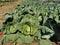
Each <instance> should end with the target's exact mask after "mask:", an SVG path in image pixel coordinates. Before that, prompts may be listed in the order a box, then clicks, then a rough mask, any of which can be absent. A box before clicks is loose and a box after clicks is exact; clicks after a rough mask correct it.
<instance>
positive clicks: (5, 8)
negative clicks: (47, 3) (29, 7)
mask: <svg viewBox="0 0 60 45" xmlns="http://www.w3.org/2000/svg"><path fill="white" fill-rule="evenodd" d="M21 2H22V0H17V1H14V2H5V3H0V28H1V27H2V23H3V22H4V16H3V15H4V14H5V13H11V11H12V10H13V9H14V8H15V7H16V6H17V5H18V4H19V3H21Z"/></svg>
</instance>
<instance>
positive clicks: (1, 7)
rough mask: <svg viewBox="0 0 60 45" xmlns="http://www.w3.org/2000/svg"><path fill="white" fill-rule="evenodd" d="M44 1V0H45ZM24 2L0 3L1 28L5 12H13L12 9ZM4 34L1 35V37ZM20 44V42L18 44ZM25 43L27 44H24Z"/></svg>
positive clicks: (20, 0)
mask: <svg viewBox="0 0 60 45" xmlns="http://www.w3.org/2000/svg"><path fill="white" fill-rule="evenodd" d="M43 1H44V0H43ZM20 3H22V0H17V1H14V2H4V3H0V29H1V27H2V24H3V22H4V21H5V20H4V16H3V15H4V14H5V13H11V11H12V10H13V9H14V8H15V7H16V6H17V5H18V4H20ZM1 37H2V36H0V38H1ZM5 45H13V44H9V43H8V44H5ZM17 45H18V44H17ZM23 45H25V44H23ZM31 45H38V43H35V42H34V43H32V44H31ZM53 45H56V44H55V42H53Z"/></svg>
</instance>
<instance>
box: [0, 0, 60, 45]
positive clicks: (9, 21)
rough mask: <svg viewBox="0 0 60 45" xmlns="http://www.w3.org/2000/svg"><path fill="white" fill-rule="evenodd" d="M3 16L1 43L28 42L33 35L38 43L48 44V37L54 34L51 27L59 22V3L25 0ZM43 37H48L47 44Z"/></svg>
mask: <svg viewBox="0 0 60 45" xmlns="http://www.w3.org/2000/svg"><path fill="white" fill-rule="evenodd" d="M4 17H5V22H4V23H3V27H2V28H1V32H2V33H3V35H4V37H3V38H2V39H1V43H3V44H4V43H7V42H12V43H14V44H16V43H19V44H23V43H25V44H30V43H32V42H33V39H32V37H34V40H35V41H38V42H39V44H41V45H44V44H46V45H50V44H51V43H50V42H51V41H50V40H49V39H50V37H52V36H53V34H54V28H53V27H54V26H55V25H56V24H58V23H60V4H59V3H53V2H38V1H32V0H30V1H29V0H27V1H25V2H22V4H19V5H17V7H16V8H15V9H13V11H12V13H11V14H9V13H6V14H5V15H4ZM44 39H48V43H49V44H48V43H47V42H46V41H45V42H44ZM43 42H44V44H43Z"/></svg>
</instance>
